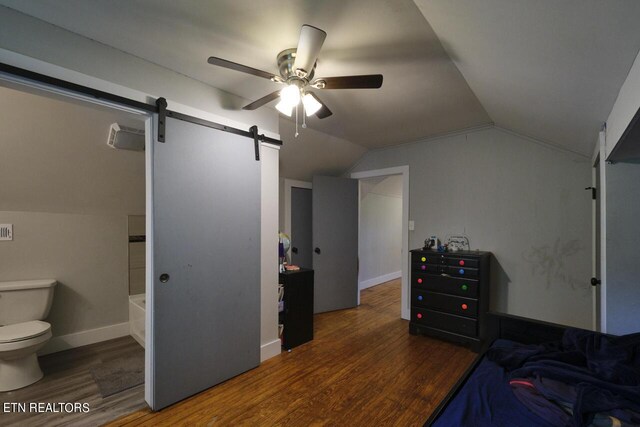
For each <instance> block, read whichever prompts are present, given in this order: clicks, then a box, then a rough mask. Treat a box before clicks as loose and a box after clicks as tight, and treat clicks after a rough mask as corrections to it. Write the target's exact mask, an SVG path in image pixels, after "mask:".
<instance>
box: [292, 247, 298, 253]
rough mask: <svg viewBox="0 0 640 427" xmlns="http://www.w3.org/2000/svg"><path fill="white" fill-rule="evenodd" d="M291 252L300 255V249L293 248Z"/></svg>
mask: <svg viewBox="0 0 640 427" xmlns="http://www.w3.org/2000/svg"><path fill="white" fill-rule="evenodd" d="M291 252H293V253H294V254H297V253H298V248H296V247H295V246H294V247H292V248H291Z"/></svg>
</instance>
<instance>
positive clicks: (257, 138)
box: [156, 98, 282, 161]
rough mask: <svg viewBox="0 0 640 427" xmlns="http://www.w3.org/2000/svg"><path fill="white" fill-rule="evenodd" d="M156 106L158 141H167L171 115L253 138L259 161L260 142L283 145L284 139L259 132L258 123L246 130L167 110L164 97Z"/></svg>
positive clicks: (158, 100)
mask: <svg viewBox="0 0 640 427" xmlns="http://www.w3.org/2000/svg"><path fill="white" fill-rule="evenodd" d="M156 106H157V108H158V142H165V136H166V134H165V126H166V122H167V120H166V118H167V117H171V118H174V119H177V120H182V121H185V122H189V123H193V124H196V125H200V126H206V127H208V128H212V129H217V130H221V131H223V132H229V133H233V134H235V135H240V136H244V137H247V138H251V139H253V144H254V147H255V153H256V160H257V161H260V142H266V143H269V144H274V145H282V141H280V140H278V139H273V138H269V137H268V136H265V135H264V134H262V135H260V134H258V126H256V125H253V126H251V127H250V128H249V130H248V131H246V130H242V129H237V128H234V127H231V126H225V125H222V124H220V123H216V122H210V121H208V120H203V119H200V118H198V117H193V116H188V115H186V114H182V113H178V112H176V111H171V110H167V100H166V99H164V98H158V99H157V100H156Z"/></svg>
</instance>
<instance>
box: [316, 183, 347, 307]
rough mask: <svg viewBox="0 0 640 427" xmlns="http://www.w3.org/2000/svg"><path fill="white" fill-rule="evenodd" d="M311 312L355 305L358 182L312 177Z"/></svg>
mask: <svg viewBox="0 0 640 427" xmlns="http://www.w3.org/2000/svg"><path fill="white" fill-rule="evenodd" d="M312 199H313V216H312V222H313V248H314V253H313V269H314V270H315V274H314V281H315V283H314V312H315V313H322V312H325V311H333V310H340V309H343V308H351V307H355V306H356V305H357V304H358V181H357V180H355V179H348V178H335V177H329V176H314V177H313V191H312Z"/></svg>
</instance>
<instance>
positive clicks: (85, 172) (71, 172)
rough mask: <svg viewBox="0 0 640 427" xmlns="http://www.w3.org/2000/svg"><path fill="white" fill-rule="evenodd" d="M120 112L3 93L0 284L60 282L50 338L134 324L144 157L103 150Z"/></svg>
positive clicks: (0, 110) (1, 90)
mask: <svg viewBox="0 0 640 427" xmlns="http://www.w3.org/2000/svg"><path fill="white" fill-rule="evenodd" d="M115 121H118V122H120V123H123V124H129V125H131V124H134V123H135V122H133V121H131V119H127V118H126V117H123V116H122V115H121V114H117V113H113V112H108V111H105V110H98V109H95V108H92V107H91V108H90V107H86V106H83V105H79V104H71V103H65V102H61V101H58V100H53V99H49V98H44V97H40V96H36V95H32V94H26V93H22V92H17V91H13V90H9V89H4V88H0V135H1V136H0V141H1V145H2V149H3V152H2V158H1V159H0V182H1V183H2V185H1V186H0V223H5V222H6V223H12V224H14V240H13V241H11V242H0V272H2V273H1V275H0V281H3V280H25V279H38V278H53V279H57V280H59V282H60V283H59V286H58V287H56V290H55V294H54V300H53V307H52V310H51V313H50V315H49V320H50V322H51V324H52V328H53V334H54V336H60V335H67V334H72V333H75V332H80V331H85V330H90V329H94V328H98V327H103V326H109V325H115V324H118V323H123V322H127V320H128V304H127V301H128V259H127V245H128V237H127V215H129V214H137V215H144V213H145V212H144V211H145V188H144V184H145V179H144V173H145V166H144V153H142V152H129V151H122V150H114V149H112V148H110V147H108V146H107V144H106V141H107V135H108V131H109V125H110V124H111V123H113V122H115Z"/></svg>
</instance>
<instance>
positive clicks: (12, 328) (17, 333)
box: [0, 320, 51, 343]
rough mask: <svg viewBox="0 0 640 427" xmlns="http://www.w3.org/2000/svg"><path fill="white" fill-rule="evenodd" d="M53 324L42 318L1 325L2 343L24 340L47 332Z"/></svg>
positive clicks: (0, 337)
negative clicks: (43, 320) (42, 320)
mask: <svg viewBox="0 0 640 427" xmlns="http://www.w3.org/2000/svg"><path fill="white" fill-rule="evenodd" d="M50 329H51V325H50V324H48V323H47V322H41V321H40V320H32V321H30V322H23V323H16V324H15V325H7V326H0V343H8V342H15V341H23V340H27V339H29V338H33V337H37V336H39V335H42V334H45V333H47V332H48V331H49V330H50Z"/></svg>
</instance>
